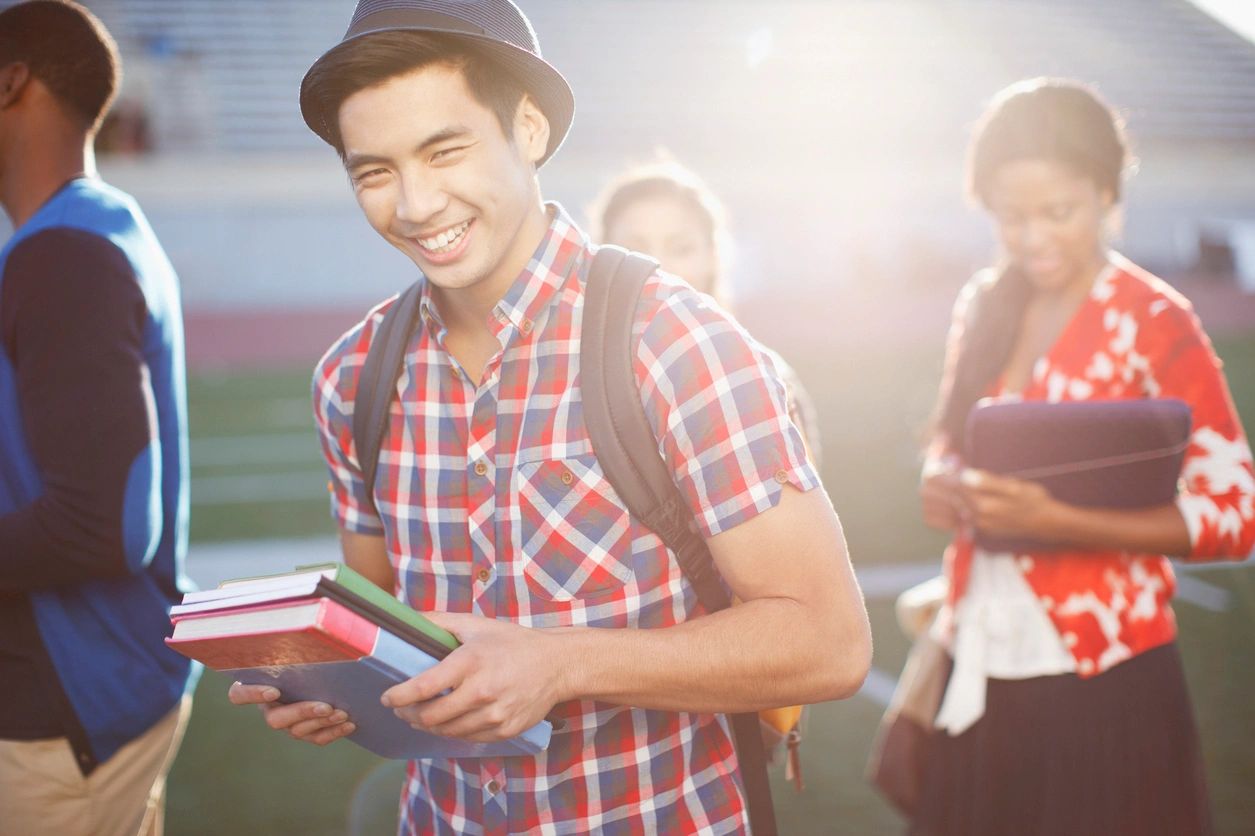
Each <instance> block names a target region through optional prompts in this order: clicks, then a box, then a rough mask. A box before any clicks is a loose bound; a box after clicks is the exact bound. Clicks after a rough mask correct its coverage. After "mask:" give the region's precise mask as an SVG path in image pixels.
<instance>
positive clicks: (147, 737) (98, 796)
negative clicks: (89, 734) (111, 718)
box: [0, 696, 192, 836]
mask: <svg viewBox="0 0 1255 836" xmlns="http://www.w3.org/2000/svg"><path fill="white" fill-rule="evenodd" d="M191 713H192V698H191V697H190V696H185V697H184V698H183V699H182V701H181V702H180V703H179V705H177V706H175V707H174V708H173V709H172V710H171V711H170V713H169V714H167V715H166V716H165V717H163V718H161V720H159V721H158V722H157V723H156V725H154V726H153V727H152V728H150V729H149V730H148V731H146V732H144V733H143V734H142V735H140V736H139V737H137V738H135V739H134V740H132V741H131V742H130V743H128V744H126V745H125V746H123V747H122V748H121V749H119V750H118V751H117V752H116V753H115V754H114V756H113V757H111V758H109V760H107V761H105V762H104V763H102V764H100V765H99V766H97V767H96V769H95V770H94V771H93V772H92V774H91V775H90V776H88V777H86V778H84V777H83V773H82V772H80V771H79V768H78V764H77V763H76V762H75V760H74V753H73V752H72V751H71V750H70V744H69V741H67V740H66V739H65V738H64V737H60V738H56V739H53V740H0V834H2V836H45V834H46V836H54V834H55V836H137V834H139V836H161V831H162V825H163V813H164V810H165V801H166V797H165V794H166V773H167V772H169V771H170V765H171V764H172V763H173V762H174V755H175V753H176V752H177V751H178V749H179V744H180V743H181V742H182V740H183V732H184V730H185V729H186V728H187V718H188V716H189V715H190V714H191Z"/></svg>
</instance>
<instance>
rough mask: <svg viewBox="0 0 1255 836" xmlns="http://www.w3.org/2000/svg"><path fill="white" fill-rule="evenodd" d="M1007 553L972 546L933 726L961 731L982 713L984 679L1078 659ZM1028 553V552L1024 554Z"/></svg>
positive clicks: (1070, 665)
mask: <svg viewBox="0 0 1255 836" xmlns="http://www.w3.org/2000/svg"><path fill="white" fill-rule="evenodd" d="M1019 559H1021V558H1017V557H1016V556H1015V555H1013V554H1010V553H1006V552H1003V553H994V552H986V551H984V550H983V549H976V550H975V552H974V553H973V555H972V573H971V576H970V579H969V580H968V585H967V590H966V592H965V593H964V595H963V598H962V599H961V600H960V601H959V603H958V605H957V606H956V607H955V611H954V622H953V623H954V636H953V641H949V640H948V639H949V637H947V636H934V637H935V638H937V639H938V640H939V641H941V642H943V643H944V644H947V645H949V649H950V653H951V655H952V657H953V658H954V671H953V673H951V675H950V683H949V685H948V686H947V687H946V693H945V695H944V696H943V697H942V701H941V708H940V710H939V711H938V712H937V720H936V726H937V728H939V729H944V730H945V731H946V732H948V733H949V734H951V735H959V734H962V733H963V732H964V731H966V730H967V729H969V728H971V727H972V725H973V724H974V723H975V722H976V721H977V720H979V719H980V718H981V717H982V716H983V715H984V713H985V684H986V683H985V680H986V679H987V678H993V679H1029V678H1031V677H1035V676H1050V675H1053V674H1061V673H1071V672H1074V671H1075V670H1076V660H1075V659H1073V658H1072V654H1071V653H1070V652H1068V649H1067V647H1065V646H1064V644H1063V640H1062V639H1060V638H1059V631H1058V630H1056V629H1055V625H1054V622H1052V621H1051V620H1050V617H1049V616H1048V615H1046V611H1045V610H1044V609H1043V607H1042V602H1041V601H1040V600H1039V599H1038V598H1037V596H1036V594H1034V593H1033V590H1032V588H1031V587H1029V585H1028V581H1026V580H1025V579H1024V574H1023V573H1022V572H1021V571H1020V567H1019V565H1018V563H1017V562H1016V561H1017V560H1019ZM1023 559H1028V558H1023Z"/></svg>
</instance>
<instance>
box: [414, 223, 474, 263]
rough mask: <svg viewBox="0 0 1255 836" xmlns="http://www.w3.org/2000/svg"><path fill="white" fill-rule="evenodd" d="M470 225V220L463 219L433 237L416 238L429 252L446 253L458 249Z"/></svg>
mask: <svg viewBox="0 0 1255 836" xmlns="http://www.w3.org/2000/svg"><path fill="white" fill-rule="evenodd" d="M470 225H471V222H470V221H463V222H462V223H460V224H458V225H457V226H451V227H449V228H448V229H446V230H445V231H444V232H442V233H440V234H439V235H433V236H432V237H431V238H415V239H414V240H415V241H416V242H417V243H418V245H419V246H420V247H422V248H423V249H424V250H425V251H427V252H428V253H430V254H432V255H444V254H445V253H451V252H453V251H454V250H455V249H457V246H458V244H460V243H461V242H462V236H464V235H465V234H466V230H467V229H469V228H470Z"/></svg>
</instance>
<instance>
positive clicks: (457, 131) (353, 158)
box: [344, 125, 472, 169]
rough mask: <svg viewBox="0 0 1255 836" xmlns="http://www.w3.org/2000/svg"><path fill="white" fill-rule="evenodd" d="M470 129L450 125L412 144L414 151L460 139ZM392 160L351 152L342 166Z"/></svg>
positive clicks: (468, 132)
mask: <svg viewBox="0 0 1255 836" xmlns="http://www.w3.org/2000/svg"><path fill="white" fill-rule="evenodd" d="M471 133H472V131H471V129H470V128H468V127H466V126H465V125H450V126H449V127H447V128H442V129H441V130H438V131H436V132H435V133H434V134H431V135H430V136H428V137H427V138H426V139H424V140H423V141H422V142H420V143H418V145H416V146H414V153H416V154H421V153H423V152H424V151H426V150H427V149H428V148H430V147H431V146H433V145H439V144H440V143H442V142H448V141H449V140H452V139H461V138H463V137H466V136H469V135H470V134H471ZM389 162H392V160H391V158H389V157H385V156H383V155H380V154H360V153H357V152H352V153H349V154H346V155H345V157H344V167H345V168H347V169H353V168H357V167H358V166H360V165H375V164H377V163H389Z"/></svg>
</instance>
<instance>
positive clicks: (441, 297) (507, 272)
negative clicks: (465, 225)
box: [432, 200, 550, 332]
mask: <svg viewBox="0 0 1255 836" xmlns="http://www.w3.org/2000/svg"><path fill="white" fill-rule="evenodd" d="M549 223H550V217H549V212H548V210H546V209H545V207H544V205H543V204H542V203H540V202H539V200H538V201H537V203H536V206H535V208H534V210H533V211H529V212H528V213H527V216H526V217H525V218H524V219H523V223H522V224H521V225H520V226H519V231H518V234H517V235H515V236H514V240H513V242H512V244H511V246H510V251H509V252H508V253H507V254H506V257H505V258H503V259H501V262H500V263H499V264H498V265H497V269H496V270H495V271H494V272H493V274H492V275H491V276H488V277H486V278H485V279H484V280H483V281H479V282H476V283H475V284H474V285H471V286H470V287H465V288H458V289H456V290H446V289H442V288H437V287H433V288H432V296H433V298H434V299H435V301H436V306H437V308H439V310H440V315H441V317H442V318H443V319H444V322H445V326H446V327H447V328H448V329H449V330H450V331H454V332H457V331H461V332H474V331H479V330H484V331H487V328H488V319H489V317H490V316H491V315H492V310H493V308H495V307H496V306H497V303H498V302H500V301H501V300H502V299H504V298H505V296H506V294H507V293H509V292H510V288H512V287H513V286H514V283H515V282H517V281H519V280H520V277H521V275H522V273H523V270H524V269H525V268H526V267H527V263H528V261H530V260H531V257H532V254H533V253H534V252H536V248H537V247H538V246H540V242H541V241H542V240H543V239H544V237H545V233H546V232H548V230H549Z"/></svg>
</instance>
